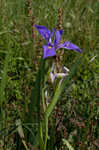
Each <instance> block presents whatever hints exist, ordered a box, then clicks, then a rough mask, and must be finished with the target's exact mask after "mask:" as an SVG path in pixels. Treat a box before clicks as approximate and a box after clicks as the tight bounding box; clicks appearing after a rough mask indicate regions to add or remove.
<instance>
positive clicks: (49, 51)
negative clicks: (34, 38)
mask: <svg viewBox="0 0 99 150" xmlns="http://www.w3.org/2000/svg"><path fill="white" fill-rule="evenodd" d="M43 50H44V54H43V59H45V58H47V57H52V56H55V55H56V51H55V48H54V47H50V46H48V45H43Z"/></svg>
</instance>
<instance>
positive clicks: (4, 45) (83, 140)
mask: <svg viewBox="0 0 99 150" xmlns="http://www.w3.org/2000/svg"><path fill="white" fill-rule="evenodd" d="M27 2H30V6H28V3H27ZM59 7H61V8H62V10H63V15H62V18H63V23H62V27H63V30H64V33H63V37H64V41H65V40H70V41H72V42H73V43H75V44H77V45H78V46H79V47H81V49H83V59H82V62H81V64H79V67H78V69H77V71H76V73H75V75H74V76H73V78H72V80H71V81H70V83H69V87H68V88H67V87H65V86H64V87H65V89H64V90H63V88H62V89H61V91H60V89H59V91H57V93H56V94H57V98H59V100H60V101H58V103H57V107H58V112H57V115H56V118H53V113H52V114H51V112H52V110H53V111H55V110H54V109H53V108H54V107H52V108H51V109H50V105H49V107H48V110H46V111H45V112H48V116H49V115H50V114H51V116H52V120H53V121H51V119H50V120H49V133H48V135H49V138H48V145H47V146H48V148H49V150H50V149H51V150H52V149H60V148H61V149H62V150H66V149H68V148H67V146H64V144H63V141H62V139H66V140H67V141H68V142H69V143H70V144H71V145H72V147H73V148H74V149H80V150H85V149H92V150H96V149H98V148H99V144H98V143H99V142H98V139H99V128H98V118H99V108H98V105H99V102H98V99H99V54H98V50H99V35H98V32H99V31H98V30H99V29H98V28H99V17H98V14H99V2H98V1H94V0H89V1H83V0H80V1H79V0H64V1H62V0H61V1H60V3H59V2H58V1H57V0H55V1H54V2H53V1H52V0H50V1H47V0H43V1H41V0H38V1H37V0H33V1H31V0H20V1H17V0H14V1H13V0H0V149H1V150H4V149H6V150H8V149H9V150H16V149H19V150H20V149H22V150H24V149H25V147H24V144H23V143H22V139H21V138H20V137H19V135H18V132H17V131H18V128H17V126H16V124H15V120H17V119H19V118H20V120H21V122H22V128H23V131H24V136H25V141H26V144H27V145H28V147H29V149H37V148H36V147H35V145H37V146H38V139H39V137H40V138H41V139H42V143H43V140H44V137H42V131H43V134H44V133H45V132H44V129H45V126H44V125H42V126H41V124H40V122H39V121H40V120H41V122H42V120H43V119H44V116H43V115H44V114H41V115H40V112H42V111H43V110H42V107H41V104H40V100H42V99H43V98H44V95H43V98H42V95H41V93H42V92H43V90H44V89H43V88H44V86H45V85H44V84H45V83H44V80H43V79H44V75H45V71H44V67H43V65H44V64H43V63H44V62H40V61H39V57H38V56H39V55H40V57H41V55H42V54H41V53H42V48H41V47H42V44H43V42H42V41H41V42H42V44H41V43H40V40H39V39H40V38H39V35H38V34H37V32H35V31H34V30H33V27H32V24H33V20H32V19H33V17H34V18H35V19H34V20H35V21H34V24H39V25H45V26H47V27H48V28H50V29H52V28H53V27H56V25H57V24H58V21H57V20H58V13H57V12H58V8H59ZM29 9H31V12H32V14H29ZM33 32H35V36H34V37H33ZM94 56H96V57H94ZM78 57H79V54H77V53H74V52H71V51H65V52H64V55H63V57H62V63H63V65H65V66H67V67H68V68H69V69H70V70H71V68H72V65H74V63H75V60H77V59H78ZM38 63H40V66H39V65H38ZM36 76H37V78H36ZM71 77H72V76H71ZM64 84H65V83H64ZM49 89H50V87H49ZM62 90H63V92H62ZM61 92H62V93H61ZM60 93H61V94H62V95H61V97H59V96H60ZM55 97H56V96H55ZM55 97H54V99H55ZM54 99H53V100H54ZM57 100H58V99H56V102H57ZM56 102H55V104H56ZM41 103H42V101H41ZM53 106H55V105H53ZM45 109H46V108H45ZM34 112H37V114H38V115H37V116H36V117H33V116H34V115H35V114H34ZM60 113H62V116H61V117H62V119H61V120H60V119H59V116H58V115H59V114H60ZM35 121H36V124H35ZM50 127H51V129H52V131H50ZM39 131H40V132H39ZM39 133H40V134H39ZM39 135H40V136H39ZM64 136H65V137H64ZM30 137H31V138H30ZM35 137H36V138H35ZM32 143H33V145H31V144H32ZM42 143H41V145H42ZM65 143H66V142H65ZM66 145H67V144H66ZM53 147H54V148H53ZM69 147H71V146H70V145H69Z"/></svg>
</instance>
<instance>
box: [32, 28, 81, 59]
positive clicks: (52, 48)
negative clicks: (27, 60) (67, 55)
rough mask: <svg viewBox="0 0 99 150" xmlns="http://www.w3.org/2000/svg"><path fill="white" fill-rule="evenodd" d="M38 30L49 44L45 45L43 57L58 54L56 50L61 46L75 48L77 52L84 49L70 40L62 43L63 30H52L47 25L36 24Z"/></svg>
mask: <svg viewBox="0 0 99 150" xmlns="http://www.w3.org/2000/svg"><path fill="white" fill-rule="evenodd" d="M34 27H35V28H36V29H37V31H38V32H39V33H40V35H41V36H42V37H43V38H44V39H45V40H46V42H47V45H43V50H44V53H43V59H45V58H47V57H52V56H56V51H57V50H58V49H60V48H64V49H67V50H75V51H77V52H80V53H81V52H82V50H81V49H80V48H79V47H78V46H76V45H75V44H73V43H70V42H69V41H66V42H64V43H63V44H60V40H61V36H62V34H63V30H57V31H56V30H55V29H53V31H52V32H51V31H50V30H49V29H48V28H46V27H45V26H40V25H35V26H34ZM54 32H55V36H54V41H53V42H52V40H51V37H52V36H53V33H54Z"/></svg>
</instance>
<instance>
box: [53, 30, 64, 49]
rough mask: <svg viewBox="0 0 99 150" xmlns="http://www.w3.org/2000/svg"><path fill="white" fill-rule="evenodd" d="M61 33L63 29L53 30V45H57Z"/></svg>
mask: <svg viewBox="0 0 99 150" xmlns="http://www.w3.org/2000/svg"><path fill="white" fill-rule="evenodd" d="M62 34H63V30H58V31H56V32H55V38H54V46H55V47H57V45H58V44H59V42H60V40H61V36H62Z"/></svg>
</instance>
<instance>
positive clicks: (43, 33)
mask: <svg viewBox="0 0 99 150" xmlns="http://www.w3.org/2000/svg"><path fill="white" fill-rule="evenodd" d="M34 27H35V28H36V29H37V30H38V32H39V33H40V35H41V36H42V37H43V38H44V39H45V40H46V41H47V42H49V39H50V35H51V34H52V33H51V32H50V30H49V29H48V28H46V27H44V26H40V25H35V26H34Z"/></svg>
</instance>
